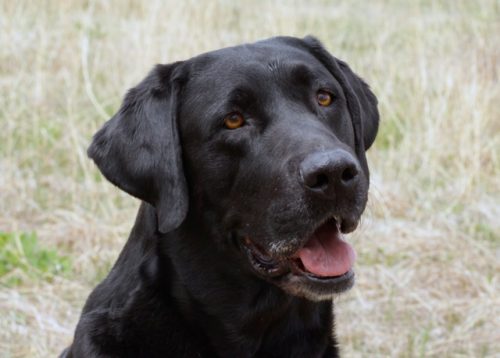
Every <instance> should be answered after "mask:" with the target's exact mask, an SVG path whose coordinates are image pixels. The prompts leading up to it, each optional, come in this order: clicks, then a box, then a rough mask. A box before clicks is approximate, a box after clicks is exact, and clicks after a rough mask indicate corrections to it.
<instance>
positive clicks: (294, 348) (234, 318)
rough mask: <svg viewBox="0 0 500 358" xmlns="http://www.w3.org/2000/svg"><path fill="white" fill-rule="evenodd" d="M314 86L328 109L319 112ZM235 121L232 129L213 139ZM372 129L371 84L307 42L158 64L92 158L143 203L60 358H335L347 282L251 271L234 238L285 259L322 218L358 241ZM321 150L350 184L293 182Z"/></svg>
mask: <svg viewBox="0 0 500 358" xmlns="http://www.w3.org/2000/svg"><path fill="white" fill-rule="evenodd" d="M325 88H326V89H328V91H330V92H331V94H332V95H333V99H334V102H333V104H332V105H331V106H329V107H319V106H318V105H317V102H316V99H315V98H316V97H315V96H316V93H317V91H318V90H320V89H325ZM231 112H238V113H241V114H242V115H243V116H244V118H245V125H244V126H243V127H241V128H238V129H233V130H230V129H227V128H225V127H224V125H223V118H224V117H225V116H226V115H227V114H228V113H231ZM378 121H379V118H378V111H377V101H376V98H375V96H374V95H373V93H372V92H371V91H370V89H369V88H368V86H367V85H366V84H365V83H364V82H363V81H362V80H361V79H360V78H359V77H357V76H356V75H355V74H354V73H353V72H352V71H351V70H350V69H349V67H348V66H347V64H346V63H344V62H342V61H339V60H337V59H335V58H334V57H333V56H331V55H330V54H329V53H328V52H327V51H326V50H325V49H324V48H323V46H322V45H321V44H320V43H319V42H318V41H317V40H316V39H314V38H311V37H307V38H305V39H296V38H289V37H277V38H272V39H269V40H265V41H262V42H257V43H255V44H249V45H242V46H237V47H232V48H226V49H222V50H219V51H214V52H210V53H206V54H203V55H200V56H198V57H195V58H192V59H190V60H187V61H184V62H178V63H174V64H170V65H158V66H156V67H155V68H154V69H153V71H152V72H151V73H150V74H149V75H148V76H147V77H146V79H144V80H143V81H142V82H141V83H140V84H139V85H138V86H137V87H135V88H134V89H132V90H130V91H129V93H128V94H127V96H126V97H125V99H124V102H123V105H122V107H121V108H120V110H119V111H118V113H117V114H116V115H115V116H114V117H113V118H111V119H110V120H109V121H108V122H107V123H106V124H104V126H103V128H102V129H101V130H99V131H98V132H97V134H96V135H95V136H94V140H93V142H92V144H91V146H90V148H89V150H88V154H89V156H90V157H91V158H92V159H93V160H94V161H95V163H96V164H97V166H98V167H99V169H100V170H101V172H102V173H103V174H104V176H105V177H106V178H107V179H108V180H110V181H111V182H112V183H113V184H115V185H116V186H118V187H119V188H121V189H123V190H124V191H126V192H128V193H129V194H131V195H133V196H135V197H137V198H139V199H141V200H142V201H143V203H142V205H141V208H140V210H139V213H138V215H137V219H136V222H135V225H134V228H133V230H132V233H131V234H130V237H129V239H128V242H127V244H126V245H125V247H124V249H123V251H122V252H121V254H120V256H119V258H118V260H117V262H116V264H115V265H114V267H113V269H112V270H111V272H110V273H109V275H108V277H107V278H106V279H105V280H104V281H103V282H102V283H101V284H99V285H98V286H97V287H96V288H95V289H94V291H93V292H92V293H91V295H90V297H89V298H88V300H87V303H86V304H85V307H84V308H83V312H82V316H81V319H80V321H79V323H78V326H77V328H76V332H75V338H74V342H73V343H72V345H71V346H70V347H69V348H68V349H67V350H65V351H64V352H63V354H62V355H63V356H66V357H256V356H257V357H336V356H338V350H337V346H336V341H335V338H334V332H333V328H334V320H333V307H332V301H331V297H332V295H333V294H334V293H336V292H340V291H342V290H345V289H347V288H348V287H350V285H352V279H350V280H348V281H345V282H344V281H343V283H332V284H327V285H326V286H325V284H323V283H321V282H320V283H317V282H316V281H314V280H312V281H311V280H309V279H308V278H307V277H299V276H296V275H293V274H292V273H289V272H287V273H283V274H282V275H279V276H273V275H267V274H262V272H258V271H256V270H255V269H254V267H252V265H251V264H250V262H249V256H248V255H247V254H245V252H244V250H243V247H244V246H243V245H242V242H243V240H244V239H245V238H251V240H252V241H253V242H254V243H255V245H257V246H258V247H260V248H261V249H262V250H263V251H265V252H267V253H268V254H269V255H270V256H272V257H273V258H276V260H281V259H283V258H289V257H291V255H293V253H294V252H296V251H297V250H298V249H300V247H302V246H303V245H304V243H305V241H306V240H307V237H308V236H309V235H311V232H312V231H313V230H314V229H315V227H317V226H318V223H320V222H324V220H325V218H328V217H331V216H332V215H337V216H341V217H342V218H344V222H345V223H346V224H345V225H346V228H345V231H350V230H353V229H354V228H355V223H356V222H357V220H358V219H359V217H360V215H361V213H362V212H363V210H364V207H365V205H366V199H367V191H368V167H367V165H366V158H365V150H366V149H367V148H368V147H370V145H371V144H372V143H373V141H374V139H375V136H376V132H377V128H378ZM317 153H320V154H321V158H323V159H321V160H324V158H327V160H330V159H331V162H332V163H333V162H334V161H335V160H336V161H338V160H340V159H339V158H341V159H342V160H345V161H348V162H349V163H348V164H349V165H350V166H351V167H352V168H353V169H352V170H354V172H355V174H356V177H355V180H353V181H352V183H351V184H349V186H343V187H342V188H340V189H339V188H338V187H337V186H335V187H333V186H332V187H331V188H328V190H330V191H329V192H328V193H327V191H326V189H325V190H323V189H322V190H320V191H318V190H317V188H316V187H314V188H312V189H311V185H313V186H314V183H313V184H304V179H303V176H304V173H303V172H304V171H308V170H309V171H311V170H317V169H315V168H316V167H315V166H317V163H316V162H315V161H314V160H315V159H314V158H316V157H317ZM339 153H340V154H341V155H340V154H339ZM314 155H316V156H314ZM311 158H313V159H311ZM311 163H312V164H311ZM328 163H330V162H328ZM318 165H319V164H318ZM328 165H330V164H328ZM332 165H333V164H332ZM311 168H312V169H311ZM322 170H323V169H322ZM358 172H359V174H358ZM314 175H315V173H314V172H313V179H314V178H315V177H314ZM308 185H309V186H308ZM335 185H337V184H335ZM348 224H349V225H351V226H349V225H348ZM325 287H326V288H325Z"/></svg>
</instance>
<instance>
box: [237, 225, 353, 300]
mask: <svg viewBox="0 0 500 358" xmlns="http://www.w3.org/2000/svg"><path fill="white" fill-rule="evenodd" d="M356 226H357V221H355V222H348V221H347V220H343V219H342V218H340V217H338V216H335V217H333V218H330V219H328V220H327V221H326V222H323V223H322V224H321V225H319V226H318V227H317V228H316V229H315V230H314V231H313V233H312V234H311V235H309V236H308V237H307V239H306V240H304V241H305V242H304V244H303V245H302V247H300V248H298V249H297V250H296V251H295V253H293V254H292V255H290V256H287V257H283V258H276V257H273V255H271V254H270V253H269V252H267V251H265V250H264V249H263V248H262V247H260V246H259V245H258V244H256V243H254V242H253V241H252V240H251V239H250V238H249V237H245V238H244V239H243V240H242V241H243V245H242V247H243V249H244V251H245V252H246V254H247V257H248V259H249V262H250V264H251V266H252V267H253V269H254V270H255V271H257V273H258V274H260V275H261V276H264V277H265V278H269V279H270V278H274V279H279V278H282V277H284V276H295V279H297V278H303V279H306V280H309V281H313V282H321V283H322V285H324V284H327V283H328V282H330V283H333V282H339V281H342V278H345V279H352V277H353V273H352V266H353V264H354V261H355V259H356V253H355V251H354V249H353V248H352V247H351V245H349V244H348V243H347V242H346V241H345V240H344V239H343V235H342V233H345V232H350V231H353V230H354V229H355V227H356ZM351 285H352V284H351ZM351 285H344V286H346V288H348V287H350V286H351ZM347 286H348V287H347ZM322 290H323V291H324V287H323V288H322ZM336 291H339V290H336Z"/></svg>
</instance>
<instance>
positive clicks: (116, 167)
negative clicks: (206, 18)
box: [87, 63, 188, 233]
mask: <svg viewBox="0 0 500 358" xmlns="http://www.w3.org/2000/svg"><path fill="white" fill-rule="evenodd" d="M179 65H180V63H174V64H170V65H157V66H156V67H155V68H154V69H153V70H152V71H151V72H150V73H149V75H148V76H147V77H146V78H145V79H144V80H143V81H142V82H141V83H140V84H139V85H138V86H136V87H135V88H132V89H131V90H130V91H129V92H128V93H127V95H126V96H125V99H124V100H123V103H122V106H121V108H120V110H119V111H118V113H116V114H115V115H114V116H113V117H112V118H111V119H110V120H108V121H107V122H106V123H105V124H104V126H103V127H102V128H101V129H100V130H99V131H98V132H97V133H96V134H95V135H94V138H93V141H92V144H91V145H90V147H89V149H88V151H87V153H88V155H89V157H90V158H92V159H93V160H94V162H95V163H96V165H97V166H98V167H99V169H100V170H101V172H102V174H103V175H104V176H105V177H106V178H107V179H108V180H109V181H110V182H112V183H113V184H115V185H116V186H117V187H119V188H120V189H122V190H124V191H126V192H127V193H129V194H130V195H133V196H135V197H137V198H139V199H141V200H144V201H146V202H148V203H150V204H151V205H153V206H154V207H155V208H156V213H157V218H158V229H159V231H160V232H164V233H165V232H168V231H171V230H173V229H175V228H177V227H178V226H179V225H180V224H181V223H182V221H183V220H184V218H185V216H186V213H187V209H188V192H187V185H186V179H185V177H184V173H183V168H182V156H181V146H180V141H179V133H178V130H177V120H176V114H177V100H178V95H179V91H180V90H179V86H180V81H181V78H180V75H179V73H180V71H179V67H180V66H179Z"/></svg>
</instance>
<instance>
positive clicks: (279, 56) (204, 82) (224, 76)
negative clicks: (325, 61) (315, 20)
mask: <svg viewBox="0 0 500 358" xmlns="http://www.w3.org/2000/svg"><path fill="white" fill-rule="evenodd" d="M189 62H190V68H191V71H190V72H191V73H190V76H189V82H190V84H188V88H192V89H196V90H197V91H199V90H200V89H206V90H207V91H210V92H213V91H217V89H220V88H221V86H223V87H224V86H230V85H231V84H241V83H251V84H254V85H257V86H258V85H262V84H265V83H266V82H267V81H270V80H272V79H273V78H275V77H276V74H278V73H281V74H289V73H291V70H292V69H297V68H300V69H303V70H304V69H306V70H307V69H310V70H311V72H313V71H322V72H325V73H326V72H327V71H326V69H325V68H324V67H323V65H322V64H321V63H320V62H319V61H318V60H317V59H316V58H315V57H314V56H313V55H311V54H310V53H309V52H307V51H305V50H304V49H301V48H297V47H293V46H290V45H287V44H282V43H279V42H276V41H274V42H272V41H268V42H259V43H254V44H246V45H240V46H234V47H228V48H224V49H220V50H217V51H212V52H208V53H205V54H202V55H200V56H197V57H194V58H192V59H191V60H189ZM259 82H260V83H259ZM188 90H189V89H188Z"/></svg>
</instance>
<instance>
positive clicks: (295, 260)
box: [241, 215, 358, 282]
mask: <svg viewBox="0 0 500 358" xmlns="http://www.w3.org/2000/svg"><path fill="white" fill-rule="evenodd" d="M332 222H333V224H334V225H336V227H337V230H338V232H339V234H340V233H348V232H352V231H354V230H355V229H356V227H357V225H358V220H357V219H352V218H344V217H341V216H338V215H333V216H329V217H328V218H326V219H325V220H322V221H320V222H319V224H318V225H316V226H315V227H314V229H313V230H311V233H310V234H309V235H307V236H306V238H307V239H304V240H303V242H302V244H301V245H300V246H299V247H298V248H296V249H295V251H294V253H293V254H292V255H287V256H276V255H272V254H271V253H269V252H268V251H266V250H265V249H263V248H262V247H261V246H260V245H258V244H256V243H255V242H254V241H253V240H251V238H250V237H249V236H245V237H244V238H243V239H242V245H241V246H242V247H243V249H244V250H243V251H245V253H246V254H247V257H248V258H249V261H250V263H251V265H252V266H253V268H254V269H255V270H256V271H257V272H258V273H259V274H261V275H264V276H266V277H270V278H276V277H280V276H284V275H286V274H292V275H296V276H304V277H306V278H308V279H313V280H319V282H326V281H329V280H336V279H337V278H339V277H344V276H345V275H346V274H347V273H348V272H350V271H351V269H349V270H348V271H347V272H345V273H343V274H340V275H335V276H328V275H321V276H320V275H316V274H314V273H312V272H309V271H307V270H306V268H305V267H304V265H303V264H302V261H301V259H300V257H299V252H300V250H301V249H302V248H303V247H304V246H305V245H306V244H307V243H308V242H309V240H310V239H311V236H312V235H314V233H315V232H316V231H318V230H319V229H320V228H321V227H322V226H324V225H332Z"/></svg>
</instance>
